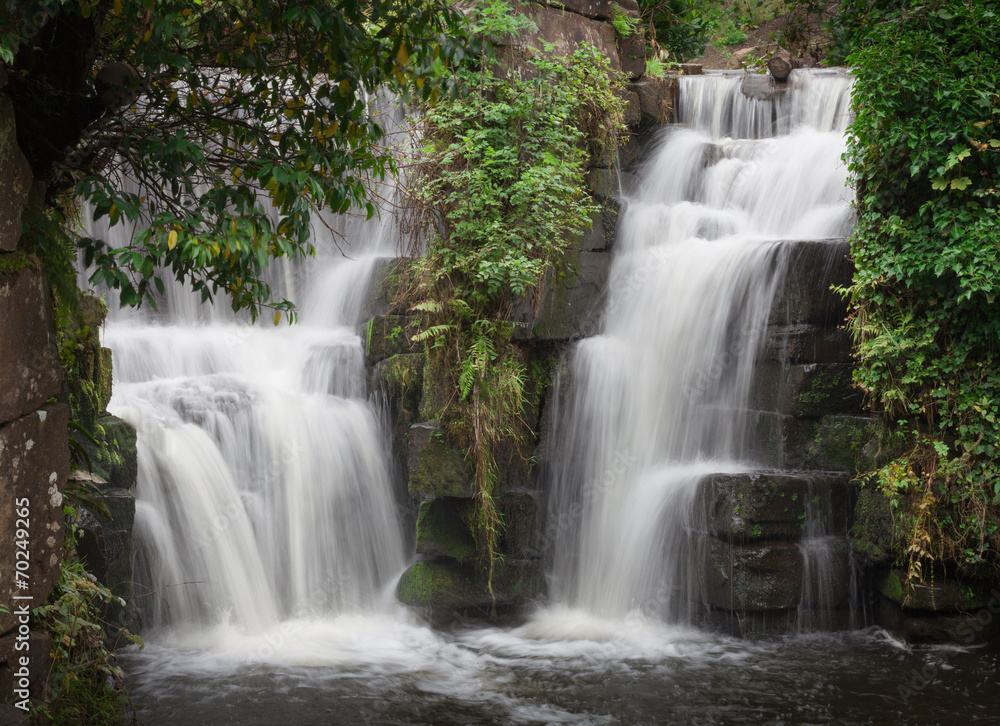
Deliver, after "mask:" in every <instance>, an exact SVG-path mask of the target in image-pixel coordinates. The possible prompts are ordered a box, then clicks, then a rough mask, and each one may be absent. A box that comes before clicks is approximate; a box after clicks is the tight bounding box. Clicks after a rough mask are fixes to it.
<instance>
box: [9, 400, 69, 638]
mask: <svg viewBox="0 0 1000 726" xmlns="http://www.w3.org/2000/svg"><path fill="white" fill-rule="evenodd" d="M68 423H69V409H68V408H67V406H66V404H63V403H49V404H46V405H45V406H44V407H42V408H40V409H39V410H37V411H34V412H32V413H29V414H27V415H26V416H22V417H20V418H18V419H16V420H14V421H11V422H9V423H6V424H4V425H3V426H0V521H3V522H7V523H8V524H7V527H6V530H5V532H6V535H7V536H6V537H4V538H3V540H2V541H0V572H3V573H4V578H3V583H2V584H0V602H2V603H3V604H5V605H8V606H10V605H11V603H12V602H13V600H12V597H13V596H14V595H30V596H31V597H32V598H33V599H32V606H33V607H37V606H38V605H41V604H42V603H43V602H45V598H47V597H48V596H49V593H50V592H52V588H53V587H54V586H55V584H56V583H57V582H58V581H59V561H60V557H61V555H62V545H63V536H64V530H65V524H64V522H65V516H64V514H63V492H64V491H65V488H66V477H67V475H68V474H69V447H68V446H67V444H66V440H67V436H66V430H67V425H68ZM25 509H27V516H26V517H22V516H21V515H22V514H23V513H24V510H25ZM25 519H26V520H27V522H26V524H27V526H24V524H25V522H24V520H25ZM20 530H23V531H24V533H25V534H26V539H27V542H28V546H27V548H26V550H27V552H28V553H29V555H30V558H29V559H28V560H27V562H28V569H27V574H28V580H27V581H28V583H29V588H28V589H27V590H21V589H18V588H16V586H15V577H14V575H13V573H14V572H15V571H17V562H18V557H17V552H20V551H22V550H21V549H19V548H18V547H17V545H16V544H15V542H16V540H18V539H20V537H18V536H17V535H18V534H19V531H20ZM13 624H14V620H13V616H12V615H10V614H9V613H3V612H0V632H6V631H7V630H9V629H10V627H11V626H12V625H13Z"/></svg>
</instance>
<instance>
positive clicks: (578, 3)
mask: <svg viewBox="0 0 1000 726" xmlns="http://www.w3.org/2000/svg"><path fill="white" fill-rule="evenodd" d="M634 1H635V0H633V3H634ZM627 3H628V0H626V2H625V3H624V4H622V3H617V2H615V0H565V2H559V0H544V2H540V3H539V4H540V5H548V6H549V7H552V8H555V9H556V10H567V11H569V12H571V13H576V14H577V15H583V16H584V17H587V18H592V19H594V20H610V19H611V17H612V9H613V8H614V7H615V6H616V5H617V6H619V7H622V8H624V7H625V5H626V4H627Z"/></svg>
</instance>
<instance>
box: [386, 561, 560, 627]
mask: <svg viewBox="0 0 1000 726" xmlns="http://www.w3.org/2000/svg"><path fill="white" fill-rule="evenodd" d="M482 569H483V568H481V567H472V566H469V565H465V564H462V563H459V562H455V561H453V560H421V561H419V562H416V563H414V564H413V565H412V566H411V567H410V568H409V569H408V570H407V571H406V572H404V573H403V576H402V577H401V578H400V580H399V584H398V585H397V587H396V597H398V598H399V600H400V602H402V603H403V604H404V605H411V606H414V607H424V608H447V609H458V610H467V611H479V612H481V613H483V614H491V613H493V612H494V611H495V609H496V608H500V607H510V606H518V605H525V604H527V603H528V602H530V601H532V600H534V599H536V598H538V597H541V596H542V595H543V594H544V592H545V577H544V573H543V572H542V567H541V564H540V563H539V562H538V561H536V560H528V561H524V560H506V561H504V562H502V563H497V565H496V567H495V569H494V572H493V594H492V595H491V594H490V592H489V589H488V588H487V583H486V580H485V578H484V576H483V573H482Z"/></svg>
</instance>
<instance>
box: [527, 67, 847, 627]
mask: <svg viewBox="0 0 1000 726" xmlns="http://www.w3.org/2000/svg"><path fill="white" fill-rule="evenodd" d="M740 81H741V76H736V75H707V76H684V77H681V78H680V93H679V108H678V113H679V123H678V124H676V125H674V126H672V127H670V128H668V129H665V130H664V132H663V134H662V138H660V139H659V142H658V144H657V147H656V149H655V151H654V153H653V154H652V156H651V158H650V159H649V161H648V162H647V164H646V166H645V168H644V170H643V173H642V175H641V180H640V182H639V184H638V185H637V191H636V192H635V193H634V194H632V195H631V196H629V197H627V198H626V199H624V200H623V201H624V210H623V213H622V217H621V221H620V226H619V233H618V239H617V242H616V248H615V260H614V263H613V266H612V270H611V279H610V283H609V302H608V305H607V309H606V311H605V316H604V321H603V332H602V333H601V334H600V335H597V336H595V337H592V338H589V339H586V340H583V341H581V342H580V343H579V344H577V346H576V347H575V349H574V350H573V352H572V355H571V358H570V361H569V364H568V370H567V371H566V373H565V375H564V376H563V377H562V380H561V382H560V385H561V386H562V387H563V390H562V395H563V396H564V401H563V403H562V405H561V408H560V411H559V414H558V416H557V422H556V425H555V433H554V441H555V448H554V452H555V453H554V463H553V469H552V471H553V474H552V478H553V481H552V497H551V505H550V513H551V515H552V516H550V525H549V526H550V531H549V532H548V534H547V541H549V542H552V543H554V544H553V546H552V548H551V549H552V551H551V552H550V585H551V589H552V591H553V594H554V596H555V600H556V602H559V603H562V604H564V605H566V606H569V607H573V608H578V609H581V610H583V611H585V612H588V613H591V614H593V615H596V616H600V617H607V618H621V617H623V616H626V615H628V614H629V613H633V612H642V613H645V614H649V615H652V616H655V617H656V618H660V619H663V620H666V621H667V622H676V623H683V622H691V621H692V620H693V618H694V616H695V615H696V613H697V612H698V611H699V610H700V609H702V608H704V605H703V602H704V598H703V597H702V594H701V592H700V587H701V585H700V583H699V578H698V573H697V564H698V561H699V554H698V550H699V548H700V547H701V546H702V544H703V542H702V537H701V534H700V533H702V532H704V529H705V525H704V522H703V519H704V516H703V513H702V512H700V511H698V507H697V506H696V494H697V491H698V484H699V482H701V481H702V479H703V478H704V477H705V476H706V475H708V474H713V473H724V472H740V471H748V470H751V469H753V468H755V467H759V466H760V465H761V462H759V461H755V460H754V455H753V454H752V451H753V449H754V447H753V446H752V441H753V437H754V433H755V431H754V421H753V418H752V416H751V415H750V411H749V408H750V407H749V405H748V401H749V396H750V388H751V381H752V379H753V373H754V361H755V358H756V354H757V352H758V349H759V348H760V346H761V343H762V341H763V339H764V335H765V332H766V328H767V322H768V317H769V314H770V313H771V308H772V304H773V303H774V299H775V294H776V291H777V290H779V289H780V286H781V285H782V283H783V280H784V274H785V270H786V267H787V261H788V256H789V249H790V248H791V246H792V245H791V244H790V243H792V242H795V241H800V240H825V239H828V238H833V237H842V236H844V235H845V234H846V233H847V232H848V231H849V229H850V226H851V224H852V219H851V212H850V207H849V203H850V200H851V191H850V190H849V188H848V187H847V186H846V182H847V171H846V168H845V166H844V164H843V162H842V160H841V155H842V154H843V152H844V150H845V141H844V131H845V129H846V126H847V123H848V121H849V119H848V111H849V94H850V85H851V82H850V79H849V77H847V76H845V75H843V74H839V73H828V74H814V75H811V74H806V73H799V72H796V73H794V74H793V77H792V80H791V81H790V83H789V88H788V89H787V90H785V91H783V92H779V93H778V94H777V95H776V97H775V98H773V99H771V100H763V101H762V100H754V99H749V98H745V97H744V96H743V94H742V93H741V90H740ZM566 513H571V515H572V516H567V515H566ZM553 528H555V530H554V531H553ZM807 534H815V535H816V537H815V538H813V539H819V538H820V537H819V536H820V535H821V534H823V532H821V531H820V530H818V529H817V531H816V532H814V533H807ZM803 546H804V547H805V546H807V545H805V544H804V545H803ZM814 549H816V550H817V551H818V550H820V549H821V547H820V546H819V545H816V547H815V548H814ZM809 561H810V563H812V568H813V570H817V569H821V568H822V563H823V561H824V560H823V556H821V555H815V556H810V558H809Z"/></svg>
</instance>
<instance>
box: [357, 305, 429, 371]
mask: <svg viewBox="0 0 1000 726" xmlns="http://www.w3.org/2000/svg"><path fill="white" fill-rule="evenodd" d="M419 331H420V318H419V317H417V316H416V315H376V316H375V317H373V318H372V319H371V320H369V321H368V322H367V323H365V324H364V325H362V326H361V329H360V330H359V331H358V332H359V334H360V335H361V341H362V343H363V345H364V347H365V365H374V364H375V363H378V362H379V361H382V360H385V359H386V358H389V357H391V356H394V355H401V354H404V353H413V352H416V351H415V350H414V348H415V346H414V344H413V342H412V340H411V339H412V337H413V336H414V335H416V334H417V333H418V332H419Z"/></svg>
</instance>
